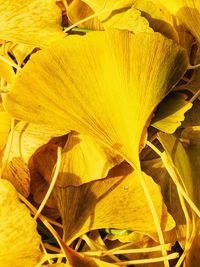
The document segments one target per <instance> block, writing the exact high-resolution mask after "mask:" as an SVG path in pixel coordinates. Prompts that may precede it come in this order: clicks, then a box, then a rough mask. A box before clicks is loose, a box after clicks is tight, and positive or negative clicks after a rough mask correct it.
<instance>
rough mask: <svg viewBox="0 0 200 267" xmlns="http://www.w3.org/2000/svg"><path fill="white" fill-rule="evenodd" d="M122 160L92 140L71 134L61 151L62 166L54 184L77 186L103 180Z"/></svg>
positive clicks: (84, 136)
mask: <svg viewBox="0 0 200 267" xmlns="http://www.w3.org/2000/svg"><path fill="white" fill-rule="evenodd" d="M122 161H123V158H122V157H120V156H119V155H115V153H113V151H110V150H109V148H108V147H105V146H103V145H102V144H100V143H98V142H96V140H94V139H93V138H91V137H89V136H86V135H81V134H78V133H75V132H72V133H70V134H69V135H68V140H67V143H66V145H65V147H64V149H63V151H62V164H61V167H60V173H59V176H58V179H57V182H56V184H57V185H58V186H62V187H66V186H69V185H73V186H79V185H81V184H84V183H88V182H91V181H93V180H97V179H102V178H105V177H106V176H107V174H108V172H109V170H110V169H111V168H112V167H114V166H115V165H117V164H119V163H121V162H122Z"/></svg>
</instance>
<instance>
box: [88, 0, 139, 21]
mask: <svg viewBox="0 0 200 267" xmlns="http://www.w3.org/2000/svg"><path fill="white" fill-rule="evenodd" d="M83 2H85V3H86V4H87V5H88V6H90V7H91V9H92V10H93V11H94V12H95V13H97V14H99V18H100V19H101V20H105V19H106V18H108V17H109V15H110V14H111V13H112V12H113V11H114V10H117V9H122V8H127V7H131V6H132V4H133V3H134V2H135V0H118V1H115V0H83Z"/></svg>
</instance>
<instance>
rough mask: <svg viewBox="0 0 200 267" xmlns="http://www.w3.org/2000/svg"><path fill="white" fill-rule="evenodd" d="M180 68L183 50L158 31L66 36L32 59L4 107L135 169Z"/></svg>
mask: <svg viewBox="0 0 200 267" xmlns="http://www.w3.org/2000/svg"><path fill="white" fill-rule="evenodd" d="M47 62H48V68H46V64H47ZM186 68H187V57H186V54H185V51H184V50H183V49H182V48H181V47H179V46H178V45H176V44H174V43H173V42H172V41H171V40H168V39H166V38H164V37H163V36H162V35H160V34H158V33H140V34H136V35H132V34H131V33H128V32H124V31H108V32H94V33H88V34H87V35H85V36H83V37H80V36H69V37H67V38H65V40H63V41H62V42H59V43H58V44H57V46H56V49H55V48H54V47H51V48H50V49H47V50H45V51H41V52H38V53H36V55H35V56H33V57H32V59H31V60H30V61H29V62H28V63H27V64H26V66H25V67H24V69H23V71H22V73H21V75H20V76H19V77H18V79H17V81H16V82H15V84H14V87H13V88H12V91H11V93H9V94H8V95H7V96H6V97H5V107H6V109H7V110H8V111H9V112H10V113H11V114H12V115H13V116H14V117H16V118H20V119H23V120H25V121H29V122H34V123H40V124H42V123H43V124H46V125H48V126H52V127H53V128H54V129H57V130H58V133H59V132H60V131H64V130H65V129H67V130H68V129H71V130H75V131H77V132H80V133H83V134H89V135H91V136H93V137H95V138H96V139H97V140H99V141H100V142H102V143H104V144H106V145H108V146H109V147H111V148H112V149H114V150H116V151H117V152H118V153H120V154H121V155H123V156H124V157H125V158H126V159H127V160H128V161H129V162H131V164H133V165H134V166H135V167H137V168H139V165H140V164H139V151H140V150H141V147H140V143H141V142H142V143H143V142H144V140H141V138H142V134H143V131H144V127H145V126H146V123H147V120H148V118H149V117H150V115H151V113H152V112H153V110H154V108H155V107H156V105H157V104H158V103H159V102H160V101H161V100H162V99H163V98H164V97H165V95H166V94H167V93H168V92H169V91H170V90H171V89H172V87H173V86H174V85H175V84H176V83H177V82H178V80H179V79H180V78H181V77H182V75H183V74H184V72H185V70H186ZM90 70H92V71H90ZM33 73H34V76H33ZM35 95H37V97H35ZM74 103H76V104H74ZM133 122H134V123H133Z"/></svg>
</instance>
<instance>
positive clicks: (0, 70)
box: [0, 59, 15, 83]
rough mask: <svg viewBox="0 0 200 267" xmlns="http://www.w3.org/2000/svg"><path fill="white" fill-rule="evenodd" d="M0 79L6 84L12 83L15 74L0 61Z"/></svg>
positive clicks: (8, 66)
mask: <svg viewBox="0 0 200 267" xmlns="http://www.w3.org/2000/svg"><path fill="white" fill-rule="evenodd" d="M0 78H3V79H4V80H5V81H6V82H8V83H12V81H13V80H14V78H15V72H14V70H13V68H12V66H10V65H8V64H7V63H6V62H4V61H2V60H1V59H0Z"/></svg>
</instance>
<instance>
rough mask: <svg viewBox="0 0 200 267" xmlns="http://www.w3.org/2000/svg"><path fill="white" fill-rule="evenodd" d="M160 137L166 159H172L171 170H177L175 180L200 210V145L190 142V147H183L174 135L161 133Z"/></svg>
mask: <svg viewBox="0 0 200 267" xmlns="http://www.w3.org/2000/svg"><path fill="white" fill-rule="evenodd" d="M158 137H159V140H160V142H161V143H162V145H163V147H164V149H165V151H166V157H169V159H170V160H169V161H168V162H169V164H170V161H171V162H172V164H171V165H172V166H171V165H170V166H171V168H174V169H175V173H176V177H175V179H176V180H177V181H178V182H179V184H180V185H181V187H182V188H183V190H184V191H185V193H186V194H187V195H188V197H189V198H190V199H191V201H192V202H193V203H194V204H195V205H196V207H197V208H198V209H199V210H200V193H199V188H200V180H199V179H198V177H199V173H200V144H199V143H196V144H190V142H188V144H189V145H186V146H183V144H182V143H181V142H180V140H179V139H178V138H176V137H175V136H174V135H169V134H164V133H159V134H158ZM188 138H189V137H188ZM170 166H168V168H170ZM166 167H167V166H166Z"/></svg>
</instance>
